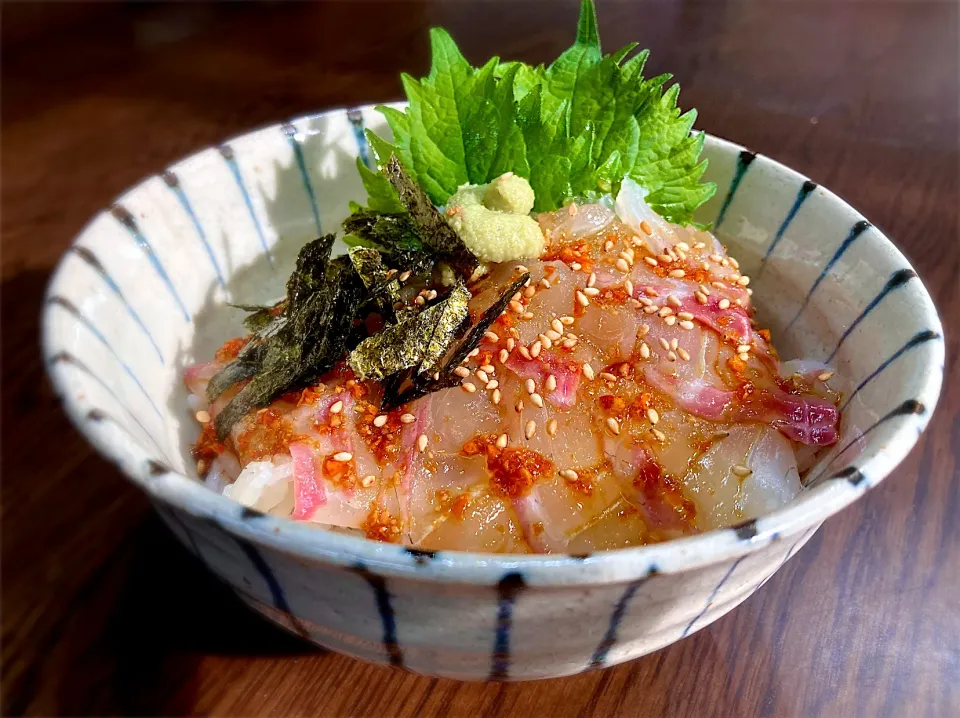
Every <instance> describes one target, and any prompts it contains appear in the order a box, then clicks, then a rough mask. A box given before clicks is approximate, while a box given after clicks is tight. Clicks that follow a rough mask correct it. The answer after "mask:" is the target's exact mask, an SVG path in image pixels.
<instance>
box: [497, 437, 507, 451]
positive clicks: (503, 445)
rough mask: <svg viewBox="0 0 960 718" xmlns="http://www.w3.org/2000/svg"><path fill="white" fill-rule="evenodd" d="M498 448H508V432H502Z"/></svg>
mask: <svg viewBox="0 0 960 718" xmlns="http://www.w3.org/2000/svg"><path fill="white" fill-rule="evenodd" d="M497 448H498V449H506V448H507V435H506V434H500V436H498V437H497Z"/></svg>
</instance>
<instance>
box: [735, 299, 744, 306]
mask: <svg viewBox="0 0 960 718" xmlns="http://www.w3.org/2000/svg"><path fill="white" fill-rule="evenodd" d="M733 303H734V304H736V305H737V306H738V307H742V306H743V300H742V299H740V297H737V298H736V299H734V300H733Z"/></svg>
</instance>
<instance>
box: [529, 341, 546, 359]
mask: <svg viewBox="0 0 960 718" xmlns="http://www.w3.org/2000/svg"><path fill="white" fill-rule="evenodd" d="M542 347H543V345H542V344H541V343H540V341H539V340H537V341H535V342H534V343H533V345H532V346H531V347H530V356H531V357H533V358H534V359H536V358H537V357H538V356H540V349H541V348H542Z"/></svg>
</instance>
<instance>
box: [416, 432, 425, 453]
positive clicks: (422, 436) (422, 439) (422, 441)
mask: <svg viewBox="0 0 960 718" xmlns="http://www.w3.org/2000/svg"><path fill="white" fill-rule="evenodd" d="M417 448H418V449H420V452H421V453H423V452H424V451H425V450H426V448H427V435H426V434H420V436H419V437H418V438H417Z"/></svg>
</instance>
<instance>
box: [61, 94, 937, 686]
mask: <svg viewBox="0 0 960 718" xmlns="http://www.w3.org/2000/svg"><path fill="white" fill-rule="evenodd" d="M364 124H366V125H367V126H369V127H372V128H373V129H375V130H377V131H380V132H383V131H385V128H384V126H383V122H382V120H381V118H380V116H379V114H378V113H376V112H375V111H373V110H372V109H370V108H362V109H360V110H353V111H349V112H347V111H343V110H339V111H332V112H327V113H323V114H320V115H317V116H312V117H305V118H301V119H298V120H294V121H293V122H290V123H285V124H283V125H275V126H272V127H268V128H266V129H262V130H258V131H256V132H251V133H249V134H246V135H243V136H241V137H237V138H235V139H233V140H230V141H229V142H226V143H224V144H223V145H221V146H219V147H215V148H211V149H207V150H205V151H203V152H200V153H198V154H196V155H193V156H192V157H189V158H187V159H185V160H183V161H182V162H179V163H177V164H176V165H174V166H172V167H170V168H169V170H167V171H166V172H164V173H162V174H161V175H158V176H155V177H151V178H149V179H147V180H145V181H144V182H142V183H141V184H139V185H138V186H136V187H134V188H133V189H132V190H130V191H129V192H128V193H126V194H124V195H123V196H122V197H120V198H119V199H118V200H117V202H116V204H115V205H113V207H112V208H110V209H108V210H106V211H104V212H102V213H101V214H99V215H97V216H96V217H95V218H94V219H93V220H92V221H91V222H90V224H89V225H88V226H87V227H86V228H85V229H84V230H83V232H82V233H81V234H80V236H79V237H78V238H77V240H76V243H75V244H74V246H73V247H72V248H71V250H70V251H69V252H68V253H67V254H66V255H65V257H64V259H63V261H62V262H61V264H60V267H59V269H58V270H57V272H56V275H55V276H54V278H53V280H52V282H51V284H50V288H49V296H48V303H47V305H46V308H45V314H44V338H43V341H44V351H45V353H46V360H47V362H48V365H49V367H50V374H51V377H52V379H53V382H54V384H55V386H56V388H57V391H58V392H59V394H60V395H61V397H62V400H63V403H64V406H65V408H66V410H67V412H68V413H69V415H70V417H71V418H72V420H73V421H74V423H75V424H76V426H77V427H78V428H79V429H80V431H82V432H83V433H84V434H85V435H86V436H87V438H88V439H89V440H90V441H91V442H92V443H93V444H94V445H95V446H96V447H97V448H98V449H99V450H100V451H101V452H102V453H103V454H104V455H105V456H107V457H108V458H109V459H111V460H112V461H113V462H115V463H116V464H117V465H118V466H119V467H120V468H121V470H122V471H123V472H124V473H125V474H126V475H127V476H128V477H130V479H131V480H132V481H134V482H135V483H136V484H137V485H138V486H140V487H141V488H142V489H143V490H144V491H146V492H147V494H148V495H149V496H150V497H151V498H152V499H153V501H154V503H155V505H156V507H157V509H158V511H159V512H160V514H161V516H162V517H163V518H164V520H165V521H166V523H167V524H168V525H169V526H170V528H171V529H172V530H173V532H174V533H175V534H176V535H177V537H178V538H179V539H180V540H181V541H183V542H184V544H185V545H187V547H188V548H189V549H190V550H191V551H192V552H193V553H194V554H196V556H197V557H198V558H199V560H201V561H203V562H204V563H206V564H207V566H208V567H209V568H210V570H211V571H213V572H214V573H215V574H217V575H218V576H220V577H221V578H222V579H223V580H225V581H226V582H227V583H228V584H230V586H232V587H233V589H234V590H235V591H236V592H237V594H238V595H239V596H240V597H241V598H243V600H245V601H247V602H248V603H249V604H250V605H252V606H253V607H254V608H256V609H257V610H258V611H261V612H263V613H264V614H266V615H267V616H269V617H270V618H272V619H273V620H275V621H276V622H278V623H280V624H281V625H283V626H285V627H287V628H289V629H290V630H293V631H296V632H298V633H300V634H301V635H303V636H305V637H307V638H309V639H310V640H313V641H316V642H317V643H320V644H322V645H324V646H327V647H329V648H332V649H333V650H336V651H341V652H344V653H348V654H351V655H354V656H359V657H361V658H365V659H368V660H372V661H378V662H383V663H390V664H393V665H397V666H403V667H406V668H408V669H411V670H414V671H418V672H421V673H428V674H433V675H439V676H449V677H453V678H463V679H487V678H493V679H517V680H519V679H527V678H544V677H548V676H558V675H564V674H570V673H576V672H578V671H582V670H584V669H587V668H592V667H597V666H606V665H611V664H614V663H618V662H621V661H625V660H628V659H630V658H634V657H637V656H640V655H643V654H645V653H649V652H650V651H653V650H656V649H658V648H660V647H662V646H665V645H667V644H668V643H671V642H673V641H676V640H678V639H680V638H683V637H684V636H687V635H689V634H690V633H692V632H694V631H697V630H699V629H700V628H703V627H704V626H706V625H707V624H709V623H710V622H711V621H714V620H716V619H717V618H718V617H719V616H721V615H723V614H724V613H726V612H727V611H729V610H731V609H732V608H733V607H735V606H736V605H737V604H739V603H740V602H741V601H743V600H744V599H746V598H747V597H748V596H750V595H751V594H752V593H753V592H754V591H756V590H757V589H758V588H759V587H760V586H761V585H763V583H764V582H765V581H767V579H769V578H770V576H771V575H772V574H773V573H774V572H775V571H776V570H777V569H778V568H780V566H782V565H783V563H784V562H785V561H786V560H787V559H788V558H790V556H792V555H793V554H794V553H795V552H796V551H797V550H798V549H799V548H800V547H801V546H802V545H803V544H804V543H805V542H806V541H807V540H808V539H809V538H810V537H811V535H812V534H813V532H814V531H816V530H817V528H818V527H819V525H820V524H821V523H822V522H823V521H824V519H826V518H827V517H829V516H830V515H831V514H834V513H836V512H837V511H839V510H840V509H842V508H843V507H844V506H846V505H847V504H849V503H850V502H852V501H854V500H855V499H857V498H858V497H859V496H861V495H862V494H863V493H864V492H865V491H867V490H868V489H869V488H870V487H872V486H874V485H876V484H877V483H878V482H879V481H881V480H882V479H883V478H884V477H885V476H886V475H887V474H888V473H889V472H890V471H891V470H892V469H893V467H895V466H896V465H897V463H898V462H899V461H900V460H901V459H902V458H903V457H904V456H905V455H906V453H907V452H908V451H909V450H910V448H911V447H912V446H913V444H914V443H915V442H916V440H917V436H918V435H919V433H920V432H921V431H922V430H923V428H924V426H925V425H926V423H927V421H928V420H929V418H930V414H931V412H932V411H933V408H934V405H935V403H936V401H937V396H938V393H939V391H940V384H941V378H942V372H943V361H944V345H943V341H942V338H941V334H942V330H941V327H940V322H939V320H938V318H937V315H936V311H935V309H934V306H933V303H932V302H931V300H930V297H929V296H928V294H927V292H926V291H925V289H924V287H923V285H922V284H921V283H920V280H919V279H917V277H916V274H915V273H914V271H913V270H912V269H911V268H910V265H909V264H908V263H907V261H906V259H904V257H903V256H902V255H901V254H900V252H898V251H897V249H896V248H895V247H894V246H893V244H891V243H890V241H889V240H887V239H886V238H885V237H884V236H883V235H882V234H881V233H880V231H879V230H877V229H876V228H874V227H872V226H871V225H870V224H868V223H867V222H866V221H865V220H864V219H863V218H862V217H861V216H860V215H859V214H858V213H857V212H856V211H855V210H854V209H852V208H851V207H849V206H848V205H847V204H845V203H844V202H843V201H842V200H840V199H839V198H838V197H836V196H835V195H833V194H831V193H830V192H828V191H826V190H824V189H822V188H820V187H818V186H817V185H815V184H813V183H812V182H810V181H809V180H807V179H806V178H804V177H802V176H800V175H798V174H797V173H796V172H793V171H791V170H789V169H787V168H786V167H783V166H782V165H779V164H777V163H776V162H774V161H772V160H770V159H768V158H766V157H761V156H757V155H754V154H753V153H751V152H748V151H747V150H744V149H743V148H741V147H739V146H737V145H734V144H731V143H729V142H726V141H724V140H719V139H716V138H713V137H708V138H707V142H706V150H705V152H706V156H707V157H708V158H709V160H710V168H709V171H708V173H707V176H708V178H709V179H711V180H713V181H715V182H716V183H717V184H718V186H719V191H718V192H717V195H716V196H715V198H714V199H713V200H711V201H710V202H709V203H708V204H707V205H705V206H704V207H703V208H702V210H701V215H700V219H702V220H703V221H714V222H715V224H716V228H717V230H718V233H719V234H720V235H721V239H722V240H723V241H724V242H725V243H727V244H728V246H729V248H730V250H731V252H732V253H733V254H734V255H735V256H736V257H738V258H739V259H740V262H741V265H742V267H743V270H744V271H745V273H747V274H749V275H750V276H752V277H753V278H754V282H753V284H752V285H751V286H752V287H753V288H754V289H755V291H756V295H755V300H756V301H757V304H758V305H759V307H760V319H761V320H762V322H763V323H764V324H765V325H769V326H771V327H772V328H773V331H774V339H775V341H776V343H777V345H778V347H779V348H780V350H781V353H782V354H783V355H784V356H786V357H792V356H798V355H799V353H800V352H801V351H802V354H803V355H804V356H808V357H813V358H817V359H830V361H832V362H834V363H835V364H836V365H837V367H838V369H839V372H840V374H841V375H842V377H843V378H844V379H845V380H846V381H847V383H848V385H849V386H850V387H852V388H855V391H852V393H851V395H850V396H848V398H847V400H846V401H845V403H844V405H843V425H844V427H846V428H845V430H844V435H843V438H842V440H841V442H840V443H839V444H838V445H837V446H836V447H835V448H833V449H831V450H829V451H827V452H826V454H825V456H824V457H823V459H822V460H821V461H820V463H819V464H818V466H817V467H816V468H814V469H813V471H812V472H811V473H810V475H809V476H808V486H807V488H805V490H804V491H803V492H802V493H801V495H800V496H799V497H798V498H797V499H796V500H795V501H793V502H792V503H791V504H789V505H788V506H786V507H784V508H783V509H781V510H779V511H777V512H775V513H773V514H771V515H769V516H765V517H762V518H760V519H758V520H755V521H750V522H748V523H746V524H744V525H741V526H739V527H736V528H734V529H729V530H722V531H713V532H710V533H707V534H704V535H701V536H697V537H693V538H687V539H683V540H679V541H673V542H669V543H665V544H660V545H655V546H648V547H641V548H634V549H625V550H619V551H610V552H604V553H597V554H593V555H589V556H509V555H507V556H502V555H501V556H494V555H478V554H467V553H452V552H422V551H416V550H411V549H407V548H404V547H402V546H397V545H390V544H381V543H375V542H371V541H367V540H365V539H360V538H355V537H352V536H346V535H340V534H334V533H328V532H325V531H322V530H319V529H316V528H311V527H310V526H309V525H304V524H298V523H294V522H291V521H288V520H281V519H276V518H273V517H269V516H264V515H261V514H258V513H255V512H251V511H248V510H246V509H245V508H243V507H241V506H240V505H239V504H236V503H233V502H232V501H230V500H229V499H227V498H224V497H222V496H220V495H217V494H215V493H213V492H212V491H210V490H208V489H206V488H205V487H204V486H203V485H202V484H200V483H199V482H197V481H196V480H195V479H194V478H191V477H192V475H193V467H192V463H191V461H190V460H189V458H188V457H189V453H188V446H189V443H190V441H191V440H192V439H193V437H194V436H195V434H196V431H197V429H196V426H195V425H194V422H193V419H192V417H191V412H190V411H189V410H188V408H187V406H186V403H185V399H186V396H185V393H184V391H183V389H182V388H181V381H180V375H181V372H182V369H183V367H184V366H185V365H186V364H189V363H191V362H192V361H193V360H195V359H198V358H199V359H205V358H208V357H209V356H210V355H211V353H212V352H213V350H214V349H215V348H216V347H217V346H219V344H220V343H221V342H222V341H223V340H225V339H227V338H229V337H231V336H234V335H236V334H238V333H240V326H239V322H238V317H237V314H236V312H235V310H230V309H229V308H226V307H224V305H223V302H224V301H225V300H228V299H232V300H233V301H240V302H254V301H259V300H266V299H270V298H273V297H276V296H278V295H280V294H282V287H283V282H284V280H285V278H286V276H287V274H288V272H289V270H290V268H291V267H292V261H293V258H294V257H295V256H296V253H297V250H298V249H299V248H300V246H301V245H302V244H303V242H304V240H307V239H310V238H313V237H315V236H317V235H318V234H320V233H321V232H322V231H333V230H336V228H337V227H338V225H339V222H340V220H341V219H342V218H343V217H344V216H346V214H347V202H348V200H350V199H362V198H363V196H364V194H363V191H362V188H361V185H360V181H359V178H358V176H357V172H356V170H355V168H354V162H355V158H356V157H357V155H358V154H359V156H360V157H361V159H362V160H363V161H366V162H369V160H370V158H369V151H368V149H367V147H366V145H365V143H364V140H363V133H362V128H363V126H364ZM853 426H856V427H858V428H859V430H860V431H861V432H862V434H863V436H862V438H859V439H858V438H856V437H857V432H856V431H854V430H853V429H852V428H851V427H853Z"/></svg>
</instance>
